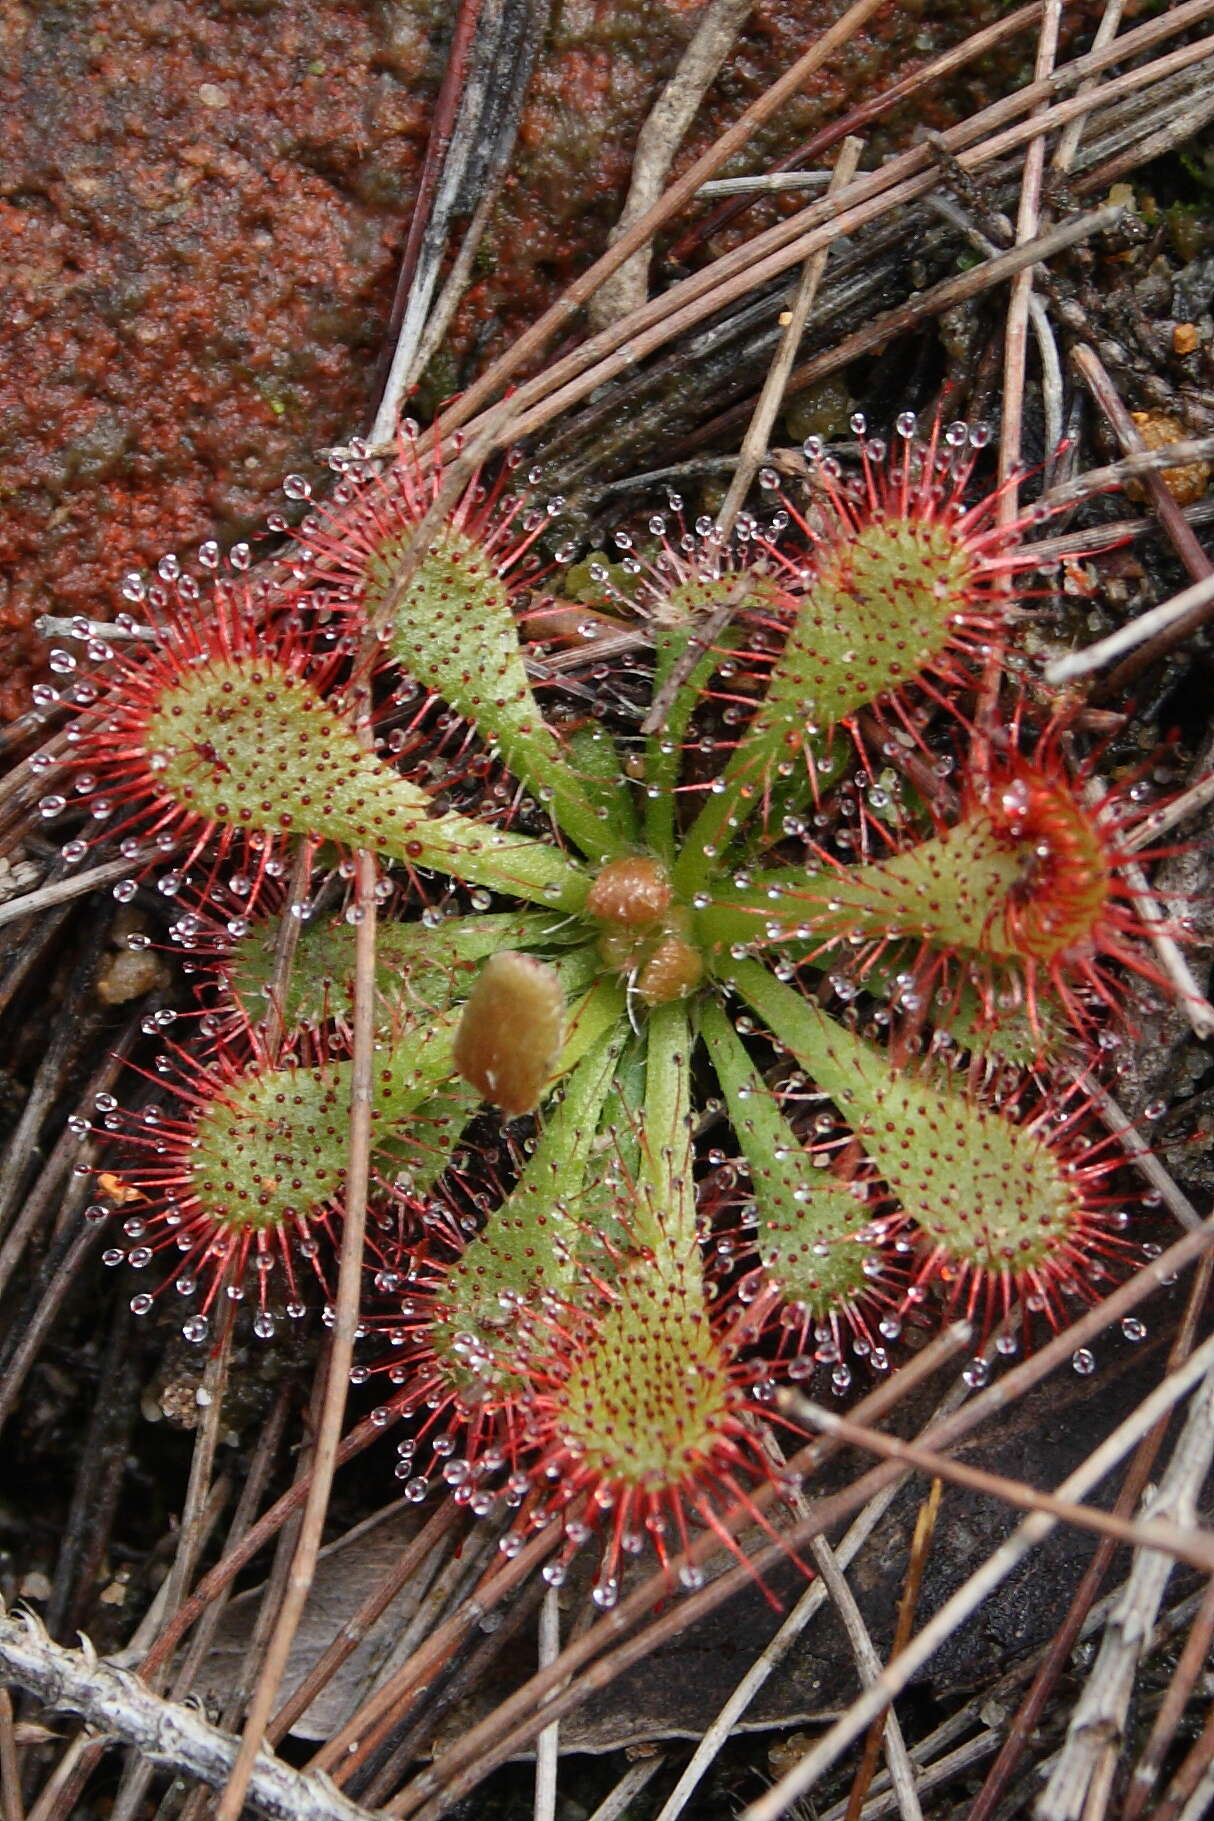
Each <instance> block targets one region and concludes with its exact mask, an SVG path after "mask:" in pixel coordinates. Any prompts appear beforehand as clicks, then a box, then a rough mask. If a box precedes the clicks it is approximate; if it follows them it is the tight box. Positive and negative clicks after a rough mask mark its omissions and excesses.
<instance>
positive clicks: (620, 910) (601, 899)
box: [586, 854, 671, 929]
mask: <svg viewBox="0 0 1214 1821" xmlns="http://www.w3.org/2000/svg"><path fill="white" fill-rule="evenodd" d="M670 898H671V891H670V880H669V879H668V878H667V877H666V874H665V873H664V872H663V870H662V868H661V867H660V866H659V865H658V863H657V861H656V860H649V859H646V858H645V857H644V855H642V854H636V855H633V856H631V857H630V858H628V859H625V860H608V862H607V864H606V866H604V867H603V868H602V870H601V871H600V873H599V876H598V878H597V879H596V880H595V882H594V884H593V885H592V886H591V888H590V896H589V897H588V898H587V900H586V911H587V914H588V915H589V916H591V917H598V918H599V920H600V921H601V922H603V923H622V924H624V925H625V926H626V927H627V928H628V929H645V928H647V927H648V925H649V924H651V923H656V922H657V921H658V919H659V918H660V917H661V916H662V915H663V914H664V913H665V911H666V909H667V907H668V906H669V904H670Z"/></svg>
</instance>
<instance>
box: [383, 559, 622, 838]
mask: <svg viewBox="0 0 1214 1821" xmlns="http://www.w3.org/2000/svg"><path fill="white" fill-rule="evenodd" d="M412 537H413V530H412V528H410V529H409V530H407V531H402V532H400V533H399V534H397V535H396V536H395V537H389V538H388V539H386V540H385V541H384V542H383V543H382V544H380V545H379V546H378V547H377V548H376V550H375V552H374V554H373V555H372V556H371V557H370V559H369V561H368V562H367V565H366V570H365V579H364V600H365V603H366V607H367V611H368V613H369V615H370V617H371V619H372V621H377V620H378V619H379V617H380V615H381V613H382V611H383V610H384V609H385V608H387V607H388V606H389V605H390V608H391V615H392V617H391V622H390V625H391V630H390V633H389V647H390V649H391V652H392V656H393V657H394V658H395V660H396V662H397V663H398V664H399V665H400V667H401V669H402V670H403V671H404V672H405V673H406V674H407V675H408V676H411V677H413V678H414V679H415V680H416V681H417V682H419V683H421V684H423V685H424V686H425V687H426V688H427V689H432V690H433V691H434V692H435V694H436V695H439V696H441V697H442V698H443V700H444V701H445V702H448V703H450V705H451V707H452V708H455V709H457V710H458V711H459V713H460V714H461V715H463V716H464V717H465V719H466V720H468V721H469V722H471V724H472V726H473V727H475V728H476V730H477V732H478V733H479V734H480V736H481V738H482V739H483V740H485V741H486V742H487V743H489V744H491V745H493V746H495V747H496V748H497V750H498V751H499V752H500V753H501V755H502V758H503V760H504V761H505V763H506V765H507V766H508V768H509V769H510V771H512V772H513V773H514V776H515V777H516V778H519V779H520V780H521V781H522V782H523V783H524V784H525V785H526V786H527V788H528V790H530V791H532V792H533V793H534V794H535V795H536V796H538V797H539V798H540V800H541V802H543V803H545V804H546V805H547V807H548V808H549V809H550V810H551V812H552V815H553V818H554V819H555V821H556V823H557V825H558V826H559V827H560V828H562V829H563V830H564V832H565V833H566V834H567V835H568V836H569V837H570V838H571V839H572V840H574V841H576V842H577V843H578V845H579V846H580V847H582V848H583V849H584V850H585V852H586V853H588V854H591V855H593V856H595V857H598V856H601V855H604V854H607V853H611V852H612V851H615V850H617V849H618V845H619V837H618V835H617V834H616V833H615V831H614V830H613V828H612V826H611V822H610V820H609V819H608V818H607V817H606V816H605V815H603V814H602V813H601V810H600V808H599V807H598V806H597V805H596V804H595V802H594V801H593V798H592V794H591V793H588V792H587V791H586V790H585V789H583V787H582V785H581V783H580V781H579V779H578V778H577V776H576V774H575V771H574V769H573V767H572V766H571V765H570V761H569V755H568V754H567V753H566V752H565V751H564V749H563V748H562V746H561V743H560V741H559V740H558V739H557V737H556V735H555V734H554V733H553V731H552V729H551V728H550V727H549V726H548V723H547V722H546V721H545V720H544V717H543V715H542V713H541V712H540V707H539V703H538V702H537V701H536V699H535V696H534V694H533V693H532V689H531V684H530V682H529V680H528V677H527V669H526V665H525V664H524V662H523V654H522V651H521V648H520V645H519V636H518V624H517V622H516V620H515V617H514V612H513V610H512V607H511V603H510V593H509V590H508V589H507V586H506V584H505V582H504V581H503V580H502V578H501V576H500V575H499V574H498V572H497V569H496V567H495V566H494V563H493V561H492V559H491V558H490V557H489V556H488V555H487V554H486V552H485V550H484V549H483V548H482V546H481V545H480V543H478V541H477V540H476V539H475V538H474V537H472V536H471V535H470V534H469V533H468V532H466V531H463V530H460V529H459V528H458V527H457V526H454V525H447V526H445V527H444V528H443V529H442V530H441V531H440V532H439V533H438V536H437V537H436V538H435V540H434V542H433V543H432V545H431V546H430V549H429V550H428V551H427V552H426V555H425V556H424V557H423V558H422V560H421V562H420V564H419V565H418V567H417V569H416V571H415V572H414V574H413V576H412V578H411V579H410V581H409V583H408V585H407V587H406V588H405V589H404V591H403V593H402V594H401V596H400V598H399V599H395V598H394V589H395V578H396V575H397V572H398V570H399V567H400V564H401V559H402V557H403V555H404V553H405V551H406V549H407V548H408V547H409V544H410V543H411V541H412Z"/></svg>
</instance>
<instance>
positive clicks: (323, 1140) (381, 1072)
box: [184, 1018, 459, 1229]
mask: <svg viewBox="0 0 1214 1821" xmlns="http://www.w3.org/2000/svg"><path fill="white" fill-rule="evenodd" d="M453 1027H454V1020H453V1019H451V1018H447V1019H446V1020H436V1021H435V1022H434V1023H432V1024H430V1025H429V1026H427V1028H426V1029H425V1030H421V1031H415V1032H413V1033H411V1034H410V1035H409V1036H407V1037H405V1038H403V1039H402V1040H401V1041H400V1042H399V1043H397V1044H395V1045H394V1046H393V1047H392V1048H390V1049H387V1050H382V1051H381V1052H380V1053H379V1054H378V1055H377V1057H376V1061H375V1069H374V1075H373V1087H372V1093H373V1119H374V1126H373V1134H374V1137H373V1142H374V1147H375V1151H376V1153H377V1155H379V1156H380V1157H381V1159H382V1161H383V1162H384V1164H385V1167H386V1168H387V1169H389V1170H396V1169H398V1168H400V1167H402V1154H401V1152H400V1150H399V1141H400V1140H402V1139H403V1140H405V1141H406V1142H409V1141H412V1140H414V1139H417V1138H418V1137H419V1134H418V1133H417V1132H416V1131H415V1130H414V1127H413V1123H412V1122H413V1120H414V1116H415V1115H416V1114H417V1112H418V1109H419V1108H420V1107H422V1105H423V1104H424V1103H425V1102H426V1101H428V1100H430V1099H431V1097H432V1096H433V1095H434V1093H435V1089H436V1088H437V1087H439V1086H440V1085H441V1084H442V1083H443V1082H444V1081H445V1080H446V1079H447V1078H448V1077H449V1076H450V1073H451V1043H452V1036H453ZM352 1086H353V1064H352V1063H350V1062H329V1063H325V1064H323V1065H322V1066H320V1067H317V1068H303V1067H286V1068H273V1069H271V1068H265V1067H252V1068H250V1069H248V1070H246V1071H245V1073H244V1074H243V1075H239V1076H237V1077H235V1078H234V1079H233V1080H232V1081H231V1082H229V1083H228V1084H227V1087H226V1089H225V1091H224V1093H223V1096H222V1098H220V1099H217V1100H215V1101H214V1102H213V1103H212V1104H211V1105H210V1106H208V1107H206V1108H205V1109H204V1110H203V1112H202V1113H201V1114H200V1116H199V1118H198V1120H197V1123H196V1126H195V1130H194V1135H193V1142H192V1144H191V1147H190V1150H189V1152H188V1157H187V1161H186V1167H185V1170H184V1183H185V1190H186V1194H187V1195H188V1197H189V1199H190V1201H191V1202H192V1203H193V1204H194V1206H195V1208H196V1211H197V1214H198V1215H199V1216H201V1217H202V1218H204V1219H207V1220H210V1221H213V1222H214V1224H215V1225H216V1226H217V1227H219V1228H226V1229H233V1228H254V1229H266V1228H271V1227H282V1226H285V1225H288V1224H291V1223H295V1224H301V1223H302V1224H306V1223H307V1222H308V1221H310V1220H315V1219H318V1218H319V1217H320V1216H321V1215H322V1214H323V1213H325V1212H327V1211H328V1210H330V1209H331V1208H332V1207H333V1206H334V1204H335V1203H336V1202H338V1201H339V1200H340V1197H341V1194H342V1190H343V1186H344V1183H345V1178H346V1165H347V1158H348V1153H349V1144H350V1095H351V1089H352ZM442 1112H443V1116H444V1117H447V1116H448V1115H449V1113H450V1109H449V1108H444V1109H442ZM406 1122H408V1123H406ZM444 1129H448V1128H446V1127H444ZM458 1132H459V1128H458V1127H457V1128H456V1130H455V1131H454V1133H453V1134H452V1145H454V1141H455V1138H457V1137H458ZM435 1142H437V1137H436V1133H435V1131H434V1130H433V1129H430V1128H428V1129H427V1132H426V1134H425V1136H424V1138H423V1139H422V1143H423V1144H427V1145H428V1144H433V1143H435ZM427 1154H428V1153H427ZM406 1155H407V1157H408V1158H409V1159H412V1157H413V1155H414V1153H413V1152H412V1151H409V1152H408V1153H407V1154H406ZM404 1167H407V1165H406V1166H404Z"/></svg>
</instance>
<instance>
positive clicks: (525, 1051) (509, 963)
mask: <svg viewBox="0 0 1214 1821" xmlns="http://www.w3.org/2000/svg"><path fill="white" fill-rule="evenodd" d="M564 1034H565V992H564V988H563V987H562V986H561V982H560V976H559V975H558V974H557V972H556V971H555V969H554V968H551V967H548V966H547V964H546V963H545V962H543V961H536V960H535V959H534V958H533V957H532V956H531V955H520V954H516V953H515V952H514V950H513V949H504V950H503V951H502V953H501V954H500V955H491V956H490V958H489V960H488V961H486V963H485V965H484V967H483V968H482V969H481V971H480V975H479V977H478V979H477V982H476V985H475V986H474V987H473V989H472V992H471V994H470V996H469V999H468V1003H467V1005H465V1007H464V1011H463V1016H462V1017H461V1019H460V1021H459V1028H458V1030H457V1031H456V1033H455V1043H454V1046H453V1052H452V1053H453V1056H454V1059H455V1066H456V1068H457V1069H458V1070H459V1072H460V1074H461V1075H462V1076H463V1078H464V1080H465V1081H466V1082H468V1083H469V1084H470V1086H472V1087H474V1088H475V1089H476V1091H477V1093H478V1094H480V1095H482V1096H483V1098H484V1099H486V1100H491V1101H492V1102H493V1104H494V1106H499V1107H501V1109H502V1111H503V1113H505V1114H506V1115H507V1117H508V1118H510V1119H517V1118H518V1116H519V1115H520V1114H521V1113H531V1112H533V1111H534V1110H535V1108H536V1106H537V1105H538V1104H539V1099H540V1096H541V1094H542V1093H543V1091H544V1088H545V1086H546V1084H547V1082H548V1080H549V1078H550V1077H551V1075H552V1073H553V1070H554V1069H555V1068H556V1065H557V1063H558V1061H559V1060H560V1054H561V1044H562V1042H563V1040H564Z"/></svg>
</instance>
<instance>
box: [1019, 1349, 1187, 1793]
mask: <svg viewBox="0 0 1214 1821" xmlns="http://www.w3.org/2000/svg"><path fill="white" fill-rule="evenodd" d="M1203 1353H1206V1354H1207V1355H1211V1354H1214V1348H1211V1346H1210V1345H1209V1343H1207V1346H1206V1347H1205V1348H1199V1349H1198V1350H1197V1352H1196V1353H1194V1355H1193V1360H1194V1361H1196V1360H1198V1359H1199V1358H1200V1357H1201V1356H1202V1354H1203ZM1186 1369H1187V1368H1186ZM1212 1460H1214V1371H1210V1372H1208V1373H1207V1376H1206V1378H1205V1381H1204V1383H1203V1384H1202V1385H1201V1387H1200V1389H1199V1390H1198V1391H1196V1392H1195V1394H1194V1396H1193V1399H1192V1402H1191V1404H1190V1407H1189V1412H1188V1416H1187V1418H1186V1420H1185V1425H1184V1428H1183V1430H1182V1431H1181V1434H1180V1436H1179V1438H1178V1440H1177V1443H1176V1447H1175V1449H1174V1451H1173V1454H1172V1459H1171V1461H1170V1462H1169V1463H1168V1467H1167V1470H1166V1471H1165V1473H1164V1475H1163V1477H1162V1479H1161V1480H1160V1483H1159V1486H1158V1488H1157V1489H1156V1491H1154V1492H1153V1493H1148V1495H1147V1497H1146V1499H1145V1501H1144V1503H1143V1507H1142V1510H1143V1516H1142V1519H1141V1520H1140V1524H1141V1527H1142V1528H1143V1529H1144V1530H1145V1529H1151V1530H1154V1529H1155V1527H1156V1525H1157V1524H1158V1523H1159V1522H1160V1519H1161V1514H1166V1516H1165V1521H1166V1522H1167V1523H1168V1524H1169V1525H1170V1526H1180V1527H1186V1528H1192V1529H1193V1530H1194V1533H1196V1524H1197V1499H1198V1496H1199V1494H1200V1491H1201V1486H1202V1482H1203V1481H1204V1479H1205V1477H1206V1474H1207V1473H1208V1472H1209V1469H1210V1463H1211V1461H1212ZM1172 1567H1173V1563H1172V1561H1171V1560H1170V1559H1169V1557H1168V1555H1166V1554H1160V1553H1158V1552H1156V1551H1154V1550H1149V1549H1148V1550H1140V1552H1139V1554H1138V1555H1137V1557H1136V1559H1135V1562H1134V1566H1133V1568H1132V1569H1131V1571H1130V1578H1129V1580H1128V1582H1127V1583H1126V1586H1125V1588H1124V1590H1123V1592H1122V1596H1121V1598H1120V1600H1119V1601H1118V1602H1117V1605H1116V1606H1115V1607H1114V1609H1113V1611H1112V1613H1111V1614H1110V1616H1109V1621H1108V1625H1107V1627H1106V1629H1105V1634H1104V1640H1103V1642H1102V1644H1101V1647H1100V1652H1099V1654H1098V1656H1097V1658H1096V1661H1095V1663H1094V1664H1093V1666H1092V1670H1091V1673H1090V1675H1089V1676H1088V1679H1087V1682H1086V1683H1085V1685H1084V1689H1083V1693H1082V1694H1081V1695H1080V1697H1079V1701H1078V1704H1077V1705H1076V1707H1075V1710H1074V1712H1073V1714H1072V1715H1071V1722H1070V1725H1069V1727H1068V1729H1067V1736H1066V1742H1065V1744H1064V1745H1063V1748H1062V1753H1061V1755H1060V1757H1059V1760H1058V1762H1057V1764H1056V1765H1055V1767H1054V1771H1053V1775H1052V1776H1051V1777H1050V1780H1049V1782H1048V1783H1047V1785H1046V1787H1045V1790H1044V1792H1043V1793H1042V1795H1041V1797H1040V1799H1039V1801H1038V1804H1037V1814H1038V1815H1039V1816H1040V1818H1041V1821H1082V1817H1083V1816H1084V1815H1085V1814H1086V1813H1090V1812H1092V1811H1091V1810H1090V1809H1089V1807H1088V1794H1089V1791H1090V1790H1091V1789H1092V1788H1093V1787H1100V1788H1102V1789H1104V1790H1108V1789H1109V1788H1110V1787H1111V1780H1112V1776H1113V1772H1114V1770H1115V1769H1116V1765H1117V1758H1118V1754H1119V1752H1120V1748H1121V1740H1122V1737H1123V1735H1124V1729H1125V1721H1126V1715H1127V1713H1128V1711H1129V1705H1130V1699H1131V1696H1132V1694H1133V1688H1134V1677H1135V1673H1136V1671H1137V1668H1138V1662H1139V1658H1140V1656H1141V1654H1142V1651H1143V1648H1144V1646H1145V1644H1146V1640H1147V1638H1148V1637H1149V1636H1150V1633H1151V1628H1152V1627H1153V1625H1154V1623H1155V1619H1156V1615H1157V1614H1158V1611H1159V1607H1160V1603H1161V1601H1162V1599H1163V1594H1164V1589H1165V1588H1166V1586H1167V1584H1168V1579H1169V1576H1170V1575H1171V1573H1172ZM1106 1799H1107V1798H1106ZM1097 1812H1103V1810H1102V1809H1101V1810H1098V1811H1097Z"/></svg>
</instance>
